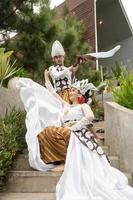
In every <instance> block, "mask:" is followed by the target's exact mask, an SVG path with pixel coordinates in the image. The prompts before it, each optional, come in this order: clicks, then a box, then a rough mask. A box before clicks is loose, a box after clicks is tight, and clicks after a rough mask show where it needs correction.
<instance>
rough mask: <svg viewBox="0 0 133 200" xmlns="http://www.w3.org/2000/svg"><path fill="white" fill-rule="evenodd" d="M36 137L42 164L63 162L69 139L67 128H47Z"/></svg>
mask: <svg viewBox="0 0 133 200" xmlns="http://www.w3.org/2000/svg"><path fill="white" fill-rule="evenodd" d="M37 137H38V140H39V146H40V153H41V159H42V160H43V161H44V163H53V162H57V161H65V159H66V153H67V147H68V143H69V138H70V130H69V129H68V128H67V127H66V128H65V127H55V126H49V127H47V128H45V129H44V130H43V131H42V132H41V133H40V134H39V135H38V136H37Z"/></svg>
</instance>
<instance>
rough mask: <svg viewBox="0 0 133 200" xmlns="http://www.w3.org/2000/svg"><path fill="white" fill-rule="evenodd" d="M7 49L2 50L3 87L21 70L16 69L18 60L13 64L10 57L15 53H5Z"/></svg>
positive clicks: (0, 79)
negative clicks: (4, 82) (8, 79)
mask: <svg viewBox="0 0 133 200" xmlns="http://www.w3.org/2000/svg"><path fill="white" fill-rule="evenodd" d="M4 50H5V49H3V48H1V49H0V85H1V86H2V84H3V81H4V80H5V79H7V78H9V77H11V76H12V75H13V74H15V73H16V72H17V71H18V70H19V69H18V68H16V67H14V66H15V63H16V60H15V61H14V62H13V63H11V62H10V56H11V55H12V53H13V51H8V52H4Z"/></svg>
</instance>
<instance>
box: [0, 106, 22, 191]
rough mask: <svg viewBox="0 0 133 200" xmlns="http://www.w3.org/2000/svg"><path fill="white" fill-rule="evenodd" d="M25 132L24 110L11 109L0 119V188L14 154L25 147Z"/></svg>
mask: <svg viewBox="0 0 133 200" xmlns="http://www.w3.org/2000/svg"><path fill="white" fill-rule="evenodd" d="M25 133H26V127H25V112H23V111H16V110H15V109H13V110H12V111H11V113H10V114H8V113H7V114H6V116H5V117H4V118H1V119H0V188H1V187H2V185H4V182H5V180H6V173H7V170H8V169H9V168H10V166H11V164H12V161H13V158H14V156H15V155H16V153H17V152H18V151H21V150H22V149H23V148H25V147H26V144H25Z"/></svg>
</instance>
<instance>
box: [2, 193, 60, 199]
mask: <svg viewBox="0 0 133 200" xmlns="http://www.w3.org/2000/svg"><path fill="white" fill-rule="evenodd" d="M55 199H56V198H55V193H1V194H0V200H55Z"/></svg>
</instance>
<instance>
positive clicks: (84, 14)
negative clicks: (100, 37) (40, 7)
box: [56, 0, 95, 51]
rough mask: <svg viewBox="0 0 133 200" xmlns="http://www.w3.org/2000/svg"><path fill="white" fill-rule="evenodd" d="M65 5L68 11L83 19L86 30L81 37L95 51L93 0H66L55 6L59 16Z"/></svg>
mask: <svg viewBox="0 0 133 200" xmlns="http://www.w3.org/2000/svg"><path fill="white" fill-rule="evenodd" d="M65 6H67V8H68V10H69V13H70V14H73V15H75V16H76V18H77V19H78V20H81V21H83V24H84V25H85V27H86V32H85V34H84V36H83V38H84V39H85V40H86V41H88V42H89V43H90V45H91V46H92V48H93V51H95V19H94V0H66V2H65V3H63V4H61V5H60V6H58V7H57V8H56V10H57V12H58V13H59V15H60V16H61V13H62V14H63V12H62V11H63V8H64V10H65Z"/></svg>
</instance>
